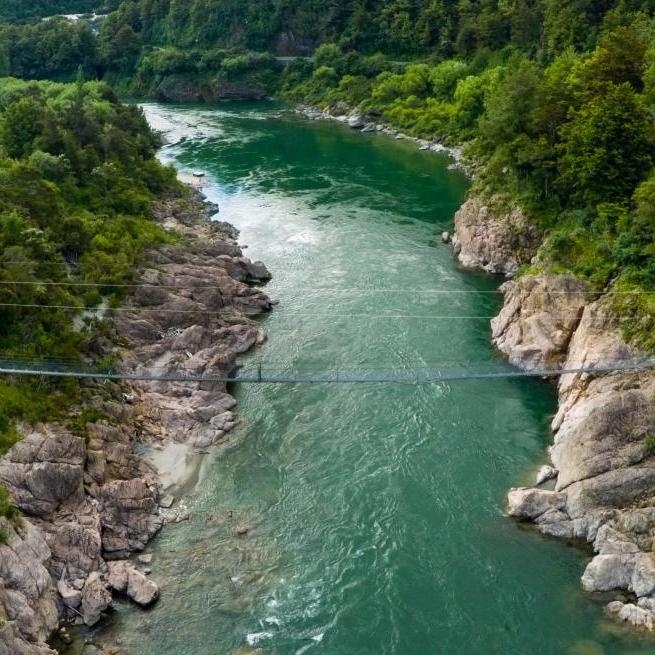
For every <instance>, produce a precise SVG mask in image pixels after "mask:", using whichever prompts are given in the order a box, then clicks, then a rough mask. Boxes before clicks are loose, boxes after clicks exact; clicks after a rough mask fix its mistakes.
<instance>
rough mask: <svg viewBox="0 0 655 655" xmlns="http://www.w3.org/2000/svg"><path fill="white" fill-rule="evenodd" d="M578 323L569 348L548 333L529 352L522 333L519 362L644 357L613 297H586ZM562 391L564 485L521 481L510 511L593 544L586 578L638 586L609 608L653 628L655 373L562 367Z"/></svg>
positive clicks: (558, 444) (594, 362)
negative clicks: (628, 338)
mask: <svg viewBox="0 0 655 655" xmlns="http://www.w3.org/2000/svg"><path fill="white" fill-rule="evenodd" d="M550 280H551V278H543V279H542V280H541V281H540V284H542V285H545V284H552V285H557V282H556V280H557V278H554V279H552V280H553V281H552V282H550ZM517 282H520V280H519V281H517ZM532 283H533V282H529V284H532ZM564 284H570V282H568V281H566V282H564ZM555 288H557V286H555ZM572 289H573V291H572V293H571V295H572V297H573V300H572V301H571V303H572V305H573V307H577V306H578V304H579V302H580V301H581V296H579V295H578V291H577V290H576V289H577V287H575V286H573V287H572ZM528 311H529V306H527V305H524V307H523V308H522V310H521V316H520V317H519V318H517V319H514V320H516V321H518V325H517V328H516V329H517V330H520V329H521V323H522V322H523V321H524V320H529V313H528ZM571 328H572V334H571V335H570V338H564V337H562V338H561V340H560V341H559V343H561V344H562V350H559V349H558V347H555V346H554V345H553V341H552V340H542V341H541V342H539V343H542V345H543V349H542V350H541V352H539V350H538V348H535V349H534V351H531V354H530V357H529V358H526V357H525V355H524V350H523V349H522V344H521V342H520V341H519V340H515V341H507V342H506V344H508V346H507V347H508V350H509V351H510V352H511V350H512V345H511V344H512V343H515V344H517V352H516V353H515V357H514V358H513V361H515V362H516V363H518V364H519V365H521V366H524V367H525V368H530V367H532V366H533V365H534V362H535V361H539V362H541V361H547V360H548V358H551V359H552V361H553V362H554V363H555V364H557V365H560V366H562V367H564V369H566V370H573V369H576V368H599V367H600V368H612V367H613V366H616V367H625V366H626V365H630V364H631V363H633V362H635V361H638V358H639V357H640V354H639V353H638V352H636V351H635V350H634V349H632V348H630V347H629V346H628V345H626V344H625V342H624V341H623V338H622V334H621V331H620V329H619V323H618V320H617V319H616V317H615V316H614V314H613V312H612V307H611V303H610V302H609V301H608V300H607V299H605V298H601V299H599V300H597V301H595V302H592V303H591V304H588V305H586V306H584V309H583V312H582V316H581V319H580V321H579V323H578V324H577V325H573V324H571ZM526 332H527V330H526ZM562 354H564V356H565V358H564V360H563V361H562V359H561V355H562ZM558 392H559V410H558V413H557V415H556V416H555V418H554V420H553V432H554V443H553V445H552V447H551V448H550V456H551V460H552V463H553V466H554V468H555V470H556V471H557V477H556V483H555V490H554V491H547V490H543V489H525V488H523V489H512V490H511V491H510V492H509V494H508V514H509V515H510V516H513V517H515V518H517V519H518V520H522V521H531V522H533V523H535V525H536V526H537V528H538V529H539V530H540V531H542V532H543V533H545V534H549V535H552V536H557V537H562V538H568V539H572V538H575V539H586V540H587V541H589V542H590V543H592V544H593V548H594V552H595V553H596V555H595V556H594V558H593V559H592V560H591V561H590V562H589V564H588V566H587V567H586V569H585V571H584V573H583V575H582V579H581V584H582V587H583V588H584V589H585V590H586V591H588V592H612V591H627V592H630V593H632V594H634V595H635V597H636V598H637V604H631V603H627V604H626V603H623V602H619V601H617V602H613V603H610V605H609V606H608V612H609V613H610V614H611V615H613V616H617V617H618V618H619V619H620V620H623V621H626V622H629V623H632V624H633V625H635V626H638V627H642V628H647V629H653V626H654V625H655V599H654V595H655V559H654V555H653V545H654V544H653V539H652V534H653V531H655V453H653V452H652V450H651V447H650V446H649V443H648V441H647V438H648V437H649V436H651V435H653V434H655V405H654V404H653V397H655V372H653V371H629V370H627V371H625V372H624V371H620V370H619V371H613V372H612V371H608V372H605V373H593V374H592V373H588V372H582V373H570V374H566V375H563V376H561V378H560V380H559V386H558ZM617 603H618V604H617Z"/></svg>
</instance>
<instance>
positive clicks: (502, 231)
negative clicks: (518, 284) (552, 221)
mask: <svg viewBox="0 0 655 655" xmlns="http://www.w3.org/2000/svg"><path fill="white" fill-rule="evenodd" d="M499 206H500V203H499V201H493V199H492V200H487V199H483V198H477V197H473V198H470V199H469V200H467V201H466V202H465V203H464V204H463V205H462V207H461V208H460V209H459V211H458V212H457V213H456V214H455V234H454V236H453V248H454V249H455V254H456V255H457V258H458V259H459V261H460V262H461V264H462V265H463V266H465V267H467V268H473V269H480V270H483V271H486V272H487V273H493V274H500V275H505V276H507V277H512V276H513V275H515V274H516V273H517V271H518V270H519V268H520V267H521V266H522V265H524V264H528V263H529V262H530V260H531V259H532V258H533V257H534V255H535V254H536V252H537V248H538V247H539V245H540V243H541V234H540V232H539V230H538V229H537V228H536V227H535V226H534V225H532V224H531V223H530V221H529V220H528V219H527V217H526V216H525V214H524V213H523V211H522V210H521V209H520V208H519V207H517V206H515V205H514V206H512V207H509V208H506V209H499V208H498V207H499Z"/></svg>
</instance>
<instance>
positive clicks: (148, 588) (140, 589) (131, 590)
mask: <svg viewBox="0 0 655 655" xmlns="http://www.w3.org/2000/svg"><path fill="white" fill-rule="evenodd" d="M127 595H128V596H129V597H130V598H131V599H132V600H133V601H134V602H135V603H137V604H138V605H141V607H149V606H150V605H152V604H153V603H154V602H155V601H156V600H157V599H158V598H159V587H158V586H157V585H156V584H155V583H154V582H153V581H152V580H150V579H149V578H148V577H147V576H145V575H144V574H143V573H141V571H137V569H135V568H133V569H131V570H130V572H129V576H128V580H127Z"/></svg>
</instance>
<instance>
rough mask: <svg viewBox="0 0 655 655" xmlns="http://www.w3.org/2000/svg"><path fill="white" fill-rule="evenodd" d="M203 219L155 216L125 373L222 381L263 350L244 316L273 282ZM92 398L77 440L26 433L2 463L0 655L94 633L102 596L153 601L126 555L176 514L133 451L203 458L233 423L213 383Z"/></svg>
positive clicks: (132, 313) (120, 321)
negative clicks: (68, 630)
mask: <svg viewBox="0 0 655 655" xmlns="http://www.w3.org/2000/svg"><path fill="white" fill-rule="evenodd" d="M211 209H212V208H211V207H208V206H206V205H205V204H204V203H203V202H202V201H201V200H200V199H199V198H197V197H193V198H191V199H190V200H185V201H180V200H171V201H168V202H163V203H162V204H161V206H160V207H159V208H158V211H157V219H158V220H159V221H161V222H162V223H163V224H165V225H166V227H168V228H171V229H175V230H176V231H177V232H178V234H180V235H181V237H182V239H181V241H180V244H179V245H175V246H168V247H165V248H161V249H160V250H158V251H157V252H154V253H152V254H151V256H150V260H149V265H148V268H147V269H146V270H145V271H144V272H143V273H142V276H141V279H140V280H139V283H140V284H141V285H143V286H140V287H138V288H137V289H136V290H135V293H134V294H133V295H132V297H131V298H130V299H129V301H128V302H127V304H126V305H125V306H124V307H122V308H121V311H120V312H118V318H116V319H115V320H114V328H115V331H116V333H117V336H119V337H120V338H121V340H122V341H123V342H124V343H125V344H126V346H125V347H124V348H123V350H122V351H121V352H120V353H119V354H120V355H121V357H122V361H123V363H122V367H123V369H124V370H126V371H134V372H139V373H148V374H152V375H157V376H161V375H166V374H171V373H179V372H193V373H207V374H213V375H217V376H220V375H224V374H226V373H228V372H229V371H231V370H232V369H233V367H234V365H235V363H236V359H237V357H238V355H239V354H240V353H243V352H245V351H246V350H248V349H249V348H251V347H252V346H254V345H256V344H258V343H262V342H263V340H264V333H263V331H262V330H261V329H260V328H258V327H257V326H256V325H255V324H254V323H253V321H252V320H251V318H250V317H254V316H256V315H258V314H261V313H262V312H265V311H268V310H269V309H270V308H271V302H270V300H269V299H268V297H267V296H266V295H265V294H263V293H262V292H261V291H259V290H258V289H256V288H254V287H253V286H252V283H253V282H259V281H263V280H266V279H268V278H269V277H270V275H269V273H268V271H267V270H266V268H265V267H264V265H263V264H261V263H253V262H251V261H250V260H248V259H246V258H244V257H243V256H242V253H241V250H240V249H239V248H238V246H237V245H236V243H235V241H234V232H233V230H231V229H230V228H229V227H228V226H225V225H224V224H211V223H210V222H209V218H208V217H209V215H210V213H211ZM94 393H95V401H94V402H95V405H94V407H95V408H96V409H100V410H102V412H103V414H105V415H106V416H107V419H106V420H103V421H98V422H96V423H92V424H89V425H87V426H86V439H83V438H80V437H77V436H75V435H73V434H71V433H70V432H69V431H68V430H67V429H65V428H64V427H63V426H61V425H52V424H50V425H42V426H36V427H35V428H33V429H32V430H29V431H24V438H23V439H22V441H20V442H19V443H18V444H16V446H14V447H13V448H12V449H11V450H10V451H9V453H8V454H7V455H6V456H5V457H4V458H3V459H2V460H0V481H2V482H3V483H4V484H5V485H6V486H7V488H8V490H9V492H10V494H11V496H12V499H13V501H14V504H15V505H16V506H17V507H18V508H19V509H20V510H21V512H22V514H23V517H24V518H23V519H22V520H21V521H20V524H19V525H13V524H10V523H8V522H7V521H4V520H3V524H2V525H0V529H2V530H3V532H5V533H6V534H7V536H8V538H7V542H6V544H2V545H0V655H5V652H6V653H7V655H9V654H11V655H16V654H18V653H25V655H45V654H46V653H54V651H52V650H50V649H49V648H48V647H47V646H46V645H45V642H46V640H47V638H48V637H49V636H50V634H51V633H52V631H53V630H54V629H55V628H56V627H57V625H58V624H59V623H60V622H73V623H80V622H84V623H86V624H87V625H94V624H95V623H96V622H98V621H99V620H100V618H101V617H102V614H103V612H104V611H105V610H106V609H108V608H109V607H110V605H111V603H112V592H116V593H123V594H127V595H128V596H129V597H130V598H132V600H134V602H135V603H137V604H140V605H143V606H147V605H149V604H151V603H152V602H154V601H155V600H156V599H157V597H158V595H159V589H158V588H157V585H156V584H155V583H154V582H152V581H151V580H150V579H149V578H147V577H146V576H145V575H144V574H143V573H142V572H141V571H139V570H138V569H137V567H136V566H135V565H134V564H133V563H131V562H128V561H127V558H129V557H130V556H131V555H132V554H133V553H137V552H139V551H142V550H143V549H144V548H145V547H146V545H147V543H148V541H149V540H150V539H151V538H152V537H153V536H154V535H155V534H156V533H157V532H158V531H159V530H160V529H161V528H162V526H163V525H164V524H165V523H167V522H176V521H178V520H182V519H183V518H184V516H183V515H181V514H180V513H179V512H178V511H177V510H176V509H175V508H172V509H168V508H169V507H170V506H171V503H172V500H171V499H170V498H166V497H162V492H161V484H160V481H159V479H158V475H157V472H156V471H155V470H154V468H153V467H152V466H151V465H150V464H149V463H148V462H146V461H145V460H144V459H142V458H141V457H140V456H138V455H137V454H136V452H135V450H136V446H137V444H139V443H155V444H160V445H161V444H163V443H165V442H167V441H171V440H174V441H180V442H185V443H188V444H189V445H191V446H195V447H203V448H204V447H207V446H210V445H212V444H216V443H219V442H220V441H221V439H222V438H223V437H224V435H225V434H226V432H228V431H229V430H231V429H232V428H233V427H234V426H235V425H236V423H237V421H238V419H237V417H236V415H235V414H234V413H233V412H232V411H231V410H232V409H233V407H234V405H235V401H234V400H233V399H232V398H231V396H229V395H228V394H227V393H226V390H225V385H224V384H223V383H211V384H209V383H203V384H198V383H195V384H192V383H163V382H140V383H134V384H131V385H129V386H128V385H117V384H113V383H111V384H106V385H96V386H95V388H94ZM3 649H4V650H3Z"/></svg>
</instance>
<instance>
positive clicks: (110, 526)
mask: <svg viewBox="0 0 655 655" xmlns="http://www.w3.org/2000/svg"><path fill="white" fill-rule="evenodd" d="M101 493H102V496H101V498H102V508H101V521H102V527H103V532H102V543H103V548H104V551H105V555H106V557H108V558H109V559H121V558H124V557H126V556H127V555H129V554H130V553H131V552H134V551H140V550H143V549H144V548H145V546H146V544H147V543H148V541H150V539H152V537H153V536H154V535H155V534H157V532H158V531H159V530H160V529H161V527H162V525H163V519H162V518H161V517H160V516H159V491H158V489H156V488H153V487H151V486H149V485H148V484H147V483H146V481H145V480H142V479H133V480H115V481H114V482H110V483H108V484H106V485H104V487H103V488H102V492H101Z"/></svg>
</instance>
